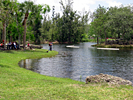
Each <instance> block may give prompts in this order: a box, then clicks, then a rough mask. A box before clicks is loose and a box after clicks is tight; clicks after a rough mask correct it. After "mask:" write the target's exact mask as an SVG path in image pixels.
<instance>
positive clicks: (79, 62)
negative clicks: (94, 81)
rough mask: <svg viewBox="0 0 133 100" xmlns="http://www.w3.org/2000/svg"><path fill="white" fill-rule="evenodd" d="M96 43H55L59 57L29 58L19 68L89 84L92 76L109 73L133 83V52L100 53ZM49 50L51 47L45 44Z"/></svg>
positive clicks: (126, 50) (112, 51)
mask: <svg viewBox="0 0 133 100" xmlns="http://www.w3.org/2000/svg"><path fill="white" fill-rule="evenodd" d="M93 44H95V43H91V42H85V43H80V44H75V46H79V47H80V48H66V46H67V45H65V44H54V45H53V50H55V51H58V52H59V54H58V55H56V56H55V57H51V58H42V59H27V60H22V61H20V62H19V66H20V67H23V68H26V69H29V70H32V71H35V72H37V73H40V74H43V75H47V76H54V77H63V78H70V79H73V80H78V81H83V82H85V78H86V77H87V76H90V75H97V74H100V73H103V74H109V75H114V76H118V77H121V78H124V79H126V80H130V81H131V82H133V56H132V55H133V49H120V50H100V49H97V48H96V47H92V46H91V45H93ZM42 46H43V49H48V48H49V47H48V44H43V45H42Z"/></svg>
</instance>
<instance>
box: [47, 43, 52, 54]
mask: <svg viewBox="0 0 133 100" xmlns="http://www.w3.org/2000/svg"><path fill="white" fill-rule="evenodd" d="M52 45H53V43H52V42H49V50H48V51H47V52H49V51H52Z"/></svg>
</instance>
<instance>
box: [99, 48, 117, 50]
mask: <svg viewBox="0 0 133 100" xmlns="http://www.w3.org/2000/svg"><path fill="white" fill-rule="evenodd" d="M97 49H102V50H119V48H97Z"/></svg>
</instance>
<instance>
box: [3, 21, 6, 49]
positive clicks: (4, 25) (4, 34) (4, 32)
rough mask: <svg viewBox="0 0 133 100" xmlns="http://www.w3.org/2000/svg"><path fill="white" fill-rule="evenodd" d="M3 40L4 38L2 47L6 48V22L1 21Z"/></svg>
mask: <svg viewBox="0 0 133 100" xmlns="http://www.w3.org/2000/svg"><path fill="white" fill-rule="evenodd" d="M3 40H4V49H6V22H4V23H3Z"/></svg>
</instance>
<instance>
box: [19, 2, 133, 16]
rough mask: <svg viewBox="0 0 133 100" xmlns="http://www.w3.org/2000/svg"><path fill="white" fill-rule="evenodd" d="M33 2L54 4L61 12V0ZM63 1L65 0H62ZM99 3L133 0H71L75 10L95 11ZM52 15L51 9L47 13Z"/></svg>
mask: <svg viewBox="0 0 133 100" xmlns="http://www.w3.org/2000/svg"><path fill="white" fill-rule="evenodd" d="M24 1H25V0H18V2H20V3H21V2H24ZM32 1H34V2H35V4H48V5H49V6H50V8H52V7H53V6H55V13H58V12H59V13H61V12H62V11H61V9H60V7H61V4H60V3H59V2H60V1H61V0H32ZM62 1H63V2H64V3H65V1H66V0H62ZM99 4H100V5H101V6H104V7H114V6H118V7H119V6H120V5H129V4H133V0H73V10H75V11H76V10H77V11H82V12H83V11H91V12H93V11H95V10H96V9H97V8H98V6H99ZM49 15H51V16H52V10H51V12H50V13H49Z"/></svg>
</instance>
